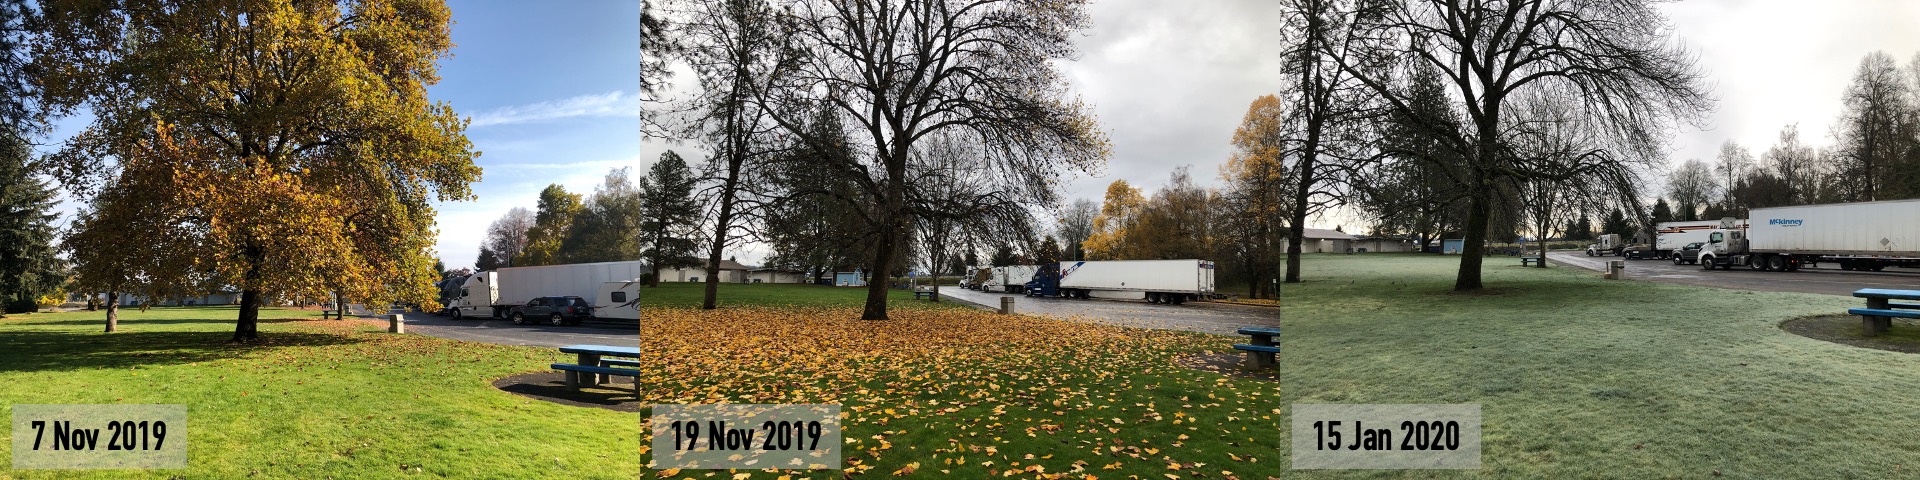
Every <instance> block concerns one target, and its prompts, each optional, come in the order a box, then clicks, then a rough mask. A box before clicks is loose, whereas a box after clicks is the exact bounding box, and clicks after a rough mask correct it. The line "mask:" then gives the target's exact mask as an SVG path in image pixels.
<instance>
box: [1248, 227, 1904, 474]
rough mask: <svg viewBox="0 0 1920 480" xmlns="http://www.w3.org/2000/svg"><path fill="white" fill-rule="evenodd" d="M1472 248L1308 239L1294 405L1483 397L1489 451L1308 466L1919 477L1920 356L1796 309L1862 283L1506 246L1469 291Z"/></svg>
mask: <svg viewBox="0 0 1920 480" xmlns="http://www.w3.org/2000/svg"><path fill="white" fill-rule="evenodd" d="M1458 261H1459V257H1457V256H1444V257H1443V256H1436V255H1418V254H1405V255H1401V254H1370V255H1351V256H1349V255H1308V256H1307V258H1306V262H1305V272H1304V273H1305V275H1304V279H1305V281H1306V282H1305V283H1303V284H1300V285H1288V286H1286V287H1285V288H1284V289H1283V292H1282V309H1281V329H1282V330H1283V331H1285V332H1286V334H1285V335H1284V336H1283V337H1281V340H1280V343H1281V347H1282V348H1283V351H1284V352H1285V353H1283V354H1282V355H1281V384H1282V385H1285V386H1286V392H1287V395H1288V397H1287V402H1286V403H1288V404H1293V403H1478V404H1481V405H1482V407H1481V411H1482V419H1483V421H1484V425H1485V427H1484V430H1483V433H1484V435H1485V440H1484V444H1483V445H1484V455H1483V463H1482V465H1483V467H1482V469H1480V470H1477V471H1294V472H1292V474H1291V476H1298V477H1304V478H1320V477H1339V478H1345V477H1367V478H1376V477H1384V478H1460V477H1478V478H1711V477H1714V476H1716V475H1718V476H1721V477H1722V478H1916V477H1920V453H1916V452H1920V435H1916V434H1915V432H1916V428H1920V356H1916V355H1912V354H1904V353H1894V352H1886V351H1880V350H1870V349H1862V348H1855V347H1849V346H1844V345H1839V344H1834V343H1828V342H1823V341H1818V340H1813V339H1808V338H1804V337H1800V336H1797V335H1793V334H1790V333H1787V332H1785V331H1782V330H1781V329H1780V328H1779V327H1778V325H1779V324H1780V323H1781V322H1782V321H1784V320H1787V319H1789V318H1795V317H1801V316H1808V315H1831V314H1835V313H1842V312H1844V309H1845V308H1847V307H1850V306H1856V305H1859V304H1860V301H1859V300H1858V299H1854V298H1850V297H1839V296H1827V295H1811V294H1791V293H1771V292H1765V293H1762V292H1746V291H1731V290H1719V289H1709V288H1699V287H1688V286H1677V285H1665V284H1655V283H1648V282H1639V281H1606V280H1602V279H1600V276H1599V274H1598V273H1596V272H1591V271H1586V270H1580V269H1574V268H1566V267H1556V268H1549V269H1535V268H1523V267H1520V266H1517V265H1511V266H1510V265H1508V263H1509V262H1506V261H1498V260H1497V259H1490V260H1489V261H1488V263H1487V264H1486V275H1485V281H1486V285H1487V287H1489V291H1487V292H1483V293H1479V294H1465V295H1463V294H1455V293H1451V292H1449V291H1448V290H1449V289H1450V287H1451V286H1452V283H1453V273H1454V269H1455V267H1456V266H1457V264H1458ZM1708 275H1711V273H1709V274H1708ZM1896 328H1900V327H1896ZM1288 414H1289V415H1290V414H1291V413H1290V412H1289V413H1288ZM1289 421H1290V420H1289ZM1282 448H1288V447H1286V446H1284V445H1283V446H1282ZM1283 454H1284V452H1283Z"/></svg>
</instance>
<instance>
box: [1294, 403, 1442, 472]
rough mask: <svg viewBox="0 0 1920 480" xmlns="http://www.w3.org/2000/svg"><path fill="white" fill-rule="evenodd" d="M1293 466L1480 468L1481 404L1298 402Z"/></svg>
mask: <svg viewBox="0 0 1920 480" xmlns="http://www.w3.org/2000/svg"><path fill="white" fill-rule="evenodd" d="M1292 434H1293V468H1294V469H1296V470H1305V469H1408V470H1412V469H1476V468H1480V405H1479V404H1430V405H1385V404H1351V405H1343V404H1294V405H1293V430H1292Z"/></svg>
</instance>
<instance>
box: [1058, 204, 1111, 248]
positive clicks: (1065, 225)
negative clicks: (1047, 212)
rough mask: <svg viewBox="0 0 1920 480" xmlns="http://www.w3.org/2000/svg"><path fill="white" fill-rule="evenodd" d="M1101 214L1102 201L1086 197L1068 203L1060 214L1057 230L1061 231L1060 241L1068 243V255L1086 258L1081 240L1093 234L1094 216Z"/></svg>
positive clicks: (1083, 240)
mask: <svg viewBox="0 0 1920 480" xmlns="http://www.w3.org/2000/svg"><path fill="white" fill-rule="evenodd" d="M1097 216H1100V203H1099V202H1095V201H1093V200H1088V199H1085V198H1081V199H1076V200H1074V201H1073V203H1072V204H1069V205H1067V208H1066V211H1064V212H1062V213H1061V215H1060V224H1059V226H1057V227H1055V230H1058V231H1059V232H1060V241H1061V242H1064V243H1065V244H1066V250H1067V251H1066V252H1065V253H1066V256H1067V257H1069V258H1072V259H1073V260H1086V259H1087V254H1086V249H1085V248H1083V247H1081V246H1080V242H1085V241H1087V237H1090V236H1093V217H1097Z"/></svg>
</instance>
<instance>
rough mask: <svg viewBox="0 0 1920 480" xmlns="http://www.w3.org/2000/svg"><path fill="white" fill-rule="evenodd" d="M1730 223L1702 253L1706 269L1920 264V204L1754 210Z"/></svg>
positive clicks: (1712, 235)
mask: <svg viewBox="0 0 1920 480" xmlns="http://www.w3.org/2000/svg"><path fill="white" fill-rule="evenodd" d="M1748 217H1749V219H1748V221H1747V222H1745V225H1741V224H1740V223H1738V221H1737V220H1735V219H1731V218H1729V219H1726V220H1724V221H1723V224H1722V225H1721V228H1717V229H1714V230H1713V231H1712V233H1710V234H1708V237H1707V245H1706V246H1705V247H1703V248H1701V249H1700V254H1699V261H1700V265H1701V266H1702V268H1705V269H1708V270H1712V269H1713V268H1714V267H1719V268H1721V269H1731V268H1733V267H1735V266H1746V267H1749V268H1752V269H1754V270H1763V271H1776V272H1791V271H1795V270H1799V269H1800V267H1802V266H1810V265H1817V264H1818V263H1819V262H1833V263H1836V264H1839V266H1840V268H1841V269H1842V270H1862V271H1879V270H1882V269H1885V268H1887V267H1916V266H1920V200H1888V201H1880V202H1858V203H1834V204H1827V205H1800V206H1793V207H1771V208H1755V209H1752V210H1751V211H1750V212H1749V214H1748Z"/></svg>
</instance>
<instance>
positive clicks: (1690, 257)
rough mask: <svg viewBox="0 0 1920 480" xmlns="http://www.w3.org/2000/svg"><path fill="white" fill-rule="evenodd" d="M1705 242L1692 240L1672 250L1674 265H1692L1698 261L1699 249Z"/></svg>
mask: <svg viewBox="0 0 1920 480" xmlns="http://www.w3.org/2000/svg"><path fill="white" fill-rule="evenodd" d="M1704 245H1706V242H1693V243H1689V244H1687V245H1686V246H1684V247H1680V249H1679V250H1674V251H1673V264H1674V265H1692V264H1695V263H1699V262H1700V249H1701V248H1702V246H1704Z"/></svg>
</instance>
